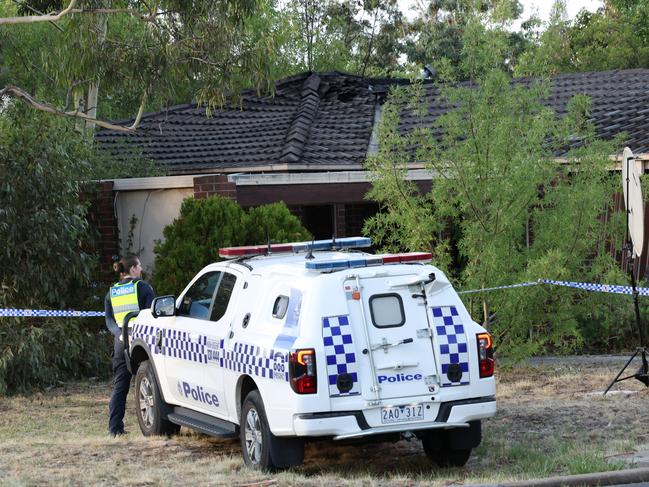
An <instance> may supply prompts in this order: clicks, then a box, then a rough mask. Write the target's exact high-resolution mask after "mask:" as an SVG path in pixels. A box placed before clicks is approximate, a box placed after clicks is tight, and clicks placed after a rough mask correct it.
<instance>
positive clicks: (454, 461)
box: [421, 437, 471, 467]
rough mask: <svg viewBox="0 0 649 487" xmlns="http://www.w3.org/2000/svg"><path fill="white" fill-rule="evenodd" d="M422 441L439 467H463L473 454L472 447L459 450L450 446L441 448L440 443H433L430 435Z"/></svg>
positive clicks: (428, 454) (430, 457) (429, 456)
mask: <svg viewBox="0 0 649 487" xmlns="http://www.w3.org/2000/svg"><path fill="white" fill-rule="evenodd" d="M421 443H422V445H423V446H424V451H425V452H426V456H427V457H428V458H429V459H430V460H431V461H432V462H433V463H434V464H435V465H437V466H438V467H463V466H464V465H466V462H467V461H468V460H469V457H470V456H471V448H463V449H459V450H457V449H451V448H448V447H446V448H439V445H438V444H436V443H433V441H431V439H430V438H428V437H426V438H424V439H423V440H421Z"/></svg>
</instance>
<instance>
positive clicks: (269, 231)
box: [153, 196, 311, 296]
mask: <svg viewBox="0 0 649 487" xmlns="http://www.w3.org/2000/svg"><path fill="white" fill-rule="evenodd" d="M163 236H164V239H163V240H161V241H159V242H157V244H156V246H155V248H154V252H155V254H156V258H155V264H154V268H155V272H154V275H153V287H154V289H155V291H156V294H157V295H158V296H161V295H163V294H175V295H178V293H179V292H180V291H182V290H183V288H184V287H185V286H186V285H187V284H188V283H189V281H190V279H191V278H192V277H193V276H194V275H195V274H196V272H197V271H198V270H200V269H201V268H202V267H204V266H206V265H207V264H209V263H211V262H217V261H219V260H221V258H220V257H219V248H220V247H231V246H238V245H255V244H260V243H264V242H267V241H268V240H270V241H272V242H274V243H282V242H290V241H296V240H297V241H299V240H309V239H310V238H311V236H310V235H309V232H307V230H306V229H305V228H304V227H303V226H302V225H301V224H300V221H299V220H298V219H297V217H295V216H294V215H292V214H291V212H290V211H289V210H288V208H287V207H286V205H285V204H284V203H273V204H270V205H263V206H259V207H257V208H251V209H249V210H247V211H246V210H244V209H243V208H241V207H240V206H239V205H238V204H237V203H235V202H234V201H231V200H229V199H226V198H223V197H221V196H211V197H209V198H206V199H195V198H191V197H190V198H187V199H185V200H184V201H183V203H182V205H181V208H180V216H179V217H178V219H176V220H175V221H174V222H173V223H172V224H171V225H167V226H166V227H165V229H164V231H163Z"/></svg>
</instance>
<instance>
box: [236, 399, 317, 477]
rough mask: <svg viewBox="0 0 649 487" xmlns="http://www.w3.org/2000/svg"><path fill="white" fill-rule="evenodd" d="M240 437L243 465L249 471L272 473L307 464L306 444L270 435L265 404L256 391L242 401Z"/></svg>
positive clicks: (297, 440) (293, 439) (294, 439)
mask: <svg viewBox="0 0 649 487" xmlns="http://www.w3.org/2000/svg"><path fill="white" fill-rule="evenodd" d="M239 436H240V440H241V453H242V455H243V461H244V463H245V464H246V466H248V467H249V468H252V469H255V470H264V471H272V470H278V469H283V468H288V467H292V466H295V465H299V464H301V463H302V462H303V461H304V444H303V443H302V441H301V440H299V439H297V438H282V437H278V436H275V435H274V434H273V433H271V431H270V428H269V427H268V420H267V419H266V410H265V409H264V403H263V402H262V400H261V396H260V395H259V392H258V391H256V390H254V391H251V392H250V393H249V394H248V395H247V396H246V398H245V399H244V401H243V406H242V408H241V416H240V418H239Z"/></svg>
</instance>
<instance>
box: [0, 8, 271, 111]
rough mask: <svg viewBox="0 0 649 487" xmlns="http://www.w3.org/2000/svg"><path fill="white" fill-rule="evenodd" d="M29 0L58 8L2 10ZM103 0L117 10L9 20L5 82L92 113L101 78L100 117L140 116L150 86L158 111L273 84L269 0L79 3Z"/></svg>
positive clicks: (2, 54)
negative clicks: (94, 92) (24, 21)
mask: <svg viewBox="0 0 649 487" xmlns="http://www.w3.org/2000/svg"><path fill="white" fill-rule="evenodd" d="M31 4H35V5H36V6H37V7H41V8H42V7H43V5H47V8H46V9H45V11H47V12H51V11H56V10H57V9H59V8H60V7H61V5H60V2H58V1H55V2H51V1H40V0H34V1H33V2H32V1H25V2H9V1H2V2H0V14H1V15H3V16H14V15H17V13H18V6H22V9H21V12H20V13H21V14H30V15H33V11H30V10H29V8H28V6H31ZM102 6H103V7H104V8H105V7H109V8H111V9H113V13H111V14H98V13H93V14H89V13H81V14H72V15H68V16H66V17H64V18H63V19H62V20H61V21H59V22H56V23H38V24H20V25H11V26H8V27H5V28H3V29H2V32H0V59H2V60H3V61H4V62H3V65H4V66H6V67H7V68H8V69H7V68H5V69H3V72H2V73H0V79H1V80H2V82H3V84H14V85H18V86H21V87H23V88H25V89H26V90H28V91H30V92H31V93H34V94H36V95H37V96H38V97H39V98H41V99H44V100H46V101H47V102H48V103H50V104H51V105H54V106H56V107H57V108H60V109H63V108H66V109H68V110H72V109H74V108H78V107H81V108H82V109H83V110H84V111H85V110H86V109H88V108H91V107H90V106H88V104H89V103H91V99H90V97H88V98H86V95H88V93H89V91H90V89H91V87H92V86H93V85H96V84H97V83H100V85H101V86H100V101H99V103H98V116H99V117H100V118H109V119H116V118H117V119H119V118H133V117H134V116H135V114H136V113H137V110H138V108H139V106H140V103H141V101H142V99H143V95H144V93H146V94H147V103H146V108H147V109H149V110H151V109H155V110H158V109H160V108H161V107H163V106H168V105H170V104H174V103H179V102H180V103H187V102H188V101H190V100H191V99H192V97H194V98H196V99H197V100H198V101H200V102H204V103H205V104H206V105H207V106H208V107H210V108H213V107H215V106H218V105H220V104H222V103H223V101H224V99H225V98H224V97H225V95H226V94H230V95H233V96H236V95H237V94H238V93H239V92H240V90H241V88H243V87H255V88H257V89H263V90H269V89H270V82H269V80H270V75H271V66H272V61H273V59H275V56H274V52H275V51H276V46H275V42H274V36H273V35H272V32H271V31H270V30H269V29H270V28H271V25H269V24H268V23H267V22H264V21H263V19H264V18H265V16H266V13H267V12H268V11H269V10H270V9H271V6H270V5H269V4H268V3H267V2H265V1H264V0H216V1H196V2H184V1H177V0H161V1H156V2H153V3H151V2H145V1H113V2H110V3H109V5H106V4H105V2H104V4H103V5H102V2H95V1H94V0H83V1H79V2H78V3H77V7H78V8H81V9H86V10H92V9H95V8H101V7H102ZM259 19H262V20H261V21H260V20H259ZM30 77H33V79H31V78H30ZM0 86H1V85H0ZM80 99H83V100H85V101H84V103H85V105H84V104H81V105H79V104H78V103H77V102H78V101H79V100H80Z"/></svg>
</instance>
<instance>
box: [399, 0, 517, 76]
mask: <svg viewBox="0 0 649 487" xmlns="http://www.w3.org/2000/svg"><path fill="white" fill-rule="evenodd" d="M423 5H425V9H422V11H420V13H419V15H418V16H417V17H416V18H415V19H414V21H413V22H412V23H411V24H410V25H409V26H408V27H409V30H410V32H409V35H408V36H407V38H406V39H405V49H404V51H405V53H406V54H407V56H408V61H409V62H410V63H411V64H414V65H416V66H420V67H421V66H425V65H427V64H432V65H434V66H435V67H436V68H437V69H438V71H441V72H443V73H448V72H451V73H453V75H454V76H456V77H458V78H460V79H466V78H467V75H466V73H465V71H464V69H463V68H462V65H463V64H464V63H465V62H466V58H465V53H466V52H467V48H466V46H465V43H466V42H473V41H475V40H476V38H475V37H471V36H467V30H468V29H474V30H475V26H476V22H472V19H476V18H478V19H480V21H481V23H482V24H483V25H487V24H492V25H493V24H497V25H500V26H505V25H509V24H510V23H511V21H512V20H515V19H517V18H519V17H520V15H521V13H522V6H521V4H520V2H518V1H517V0H504V1H492V0H477V1H476V0H459V1H457V0H451V1H449V0H431V1H429V2H425V3H424V4H423ZM499 35H500V37H501V39H500V40H499V41H498V42H504V43H505V45H506V49H505V50H503V51H501V50H500V49H494V50H493V51H490V46H489V45H487V44H485V45H484V46H483V48H484V49H485V52H493V53H494V56H496V55H499V57H498V63H499V64H501V65H502V66H503V67H506V66H510V65H512V64H513V62H514V60H515V59H516V58H517V57H518V55H519V54H520V53H521V52H522V50H523V49H524V48H525V47H526V45H527V42H526V41H525V38H524V37H523V36H522V35H521V34H520V33H517V32H512V31H511V30H510V29H502V30H500V31H499ZM491 40H493V39H491Z"/></svg>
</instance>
